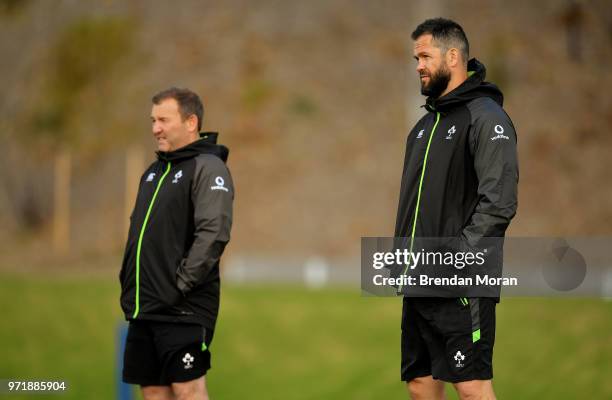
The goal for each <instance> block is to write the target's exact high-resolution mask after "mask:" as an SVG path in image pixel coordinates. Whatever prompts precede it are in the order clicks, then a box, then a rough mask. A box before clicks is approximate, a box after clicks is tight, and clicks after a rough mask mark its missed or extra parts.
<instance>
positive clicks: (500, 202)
mask: <svg viewBox="0 0 612 400" xmlns="http://www.w3.org/2000/svg"><path fill="white" fill-rule="evenodd" d="M468 71H469V73H468V78H467V80H466V81H464V82H463V83H462V84H461V85H460V86H458V87H457V88H455V89H454V90H453V91H451V92H449V93H448V94H446V95H444V96H442V97H440V98H438V99H432V98H428V99H427V102H426V105H425V108H426V109H427V111H428V112H427V114H426V115H425V116H423V117H422V118H421V120H420V121H419V122H418V123H417V124H416V125H415V127H414V128H413V129H412V131H411V132H410V134H409V136H408V139H407V143H406V155H405V159H404V170H403V175H402V183H401V190H400V199H399V207H398V211H397V219H396V224H395V237H402V238H407V239H410V238H412V239H414V238H442V237H444V238H457V240H458V242H459V243H462V244H463V245H462V246H468V247H469V248H474V247H478V245H479V243H480V242H481V241H482V239H483V238H490V237H499V238H501V237H504V235H505V232H506V228H507V227H508V225H509V223H510V220H511V219H512V217H513V216H514V215H515V213H516V209H517V184H518V162H517V152H516V141H517V138H516V132H515V129H514V126H513V124H512V121H511V120H510V118H509V117H508V115H507V114H506V112H505V111H504V109H503V108H502V105H503V95H502V93H501V91H500V90H499V89H498V88H497V86H495V85H493V84H491V83H488V82H485V81H484V79H485V74H486V70H485V67H484V65H482V64H481V63H480V62H478V61H477V60H476V59H472V60H470V61H469V63H468ZM407 241H408V242H409V240H407Z"/></svg>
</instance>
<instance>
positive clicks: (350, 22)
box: [0, 0, 612, 399]
mask: <svg viewBox="0 0 612 400" xmlns="http://www.w3.org/2000/svg"><path fill="white" fill-rule="evenodd" d="M436 16H444V17H448V18H452V19H455V20H456V21H457V22H459V23H460V24H461V25H462V26H463V28H464V29H465V31H466V33H467V36H468V39H469V41H470V47H471V56H473V57H476V58H478V59H479V60H480V61H482V62H483V63H484V64H485V66H486V67H487V71H488V72H487V80H489V81H491V82H494V83H496V84H497V85H498V86H499V87H500V88H501V89H502V91H503V92H504V95H505V104H504V108H505V109H506V111H507V112H508V113H509V115H510V116H511V118H512V119H513V122H514V125H515V127H516V129H517V133H518V139H519V140H518V145H519V157H520V185H519V209H518V214H517V216H516V218H515V219H514V220H513V222H512V224H511V226H510V229H509V232H508V234H509V235H512V236H552V235H568V236H572V235H600V236H602V235H603V236H606V235H610V231H611V228H610V226H611V224H612V185H611V184H610V183H611V178H610V176H611V175H610V169H611V167H612V158H611V157H610V155H609V154H610V150H611V149H612V136H611V135H610V131H611V128H612V95H611V94H610V92H611V90H612V76H611V74H610V73H609V71H610V64H611V62H612V7H610V2H609V1H606V0H583V1H563V0H545V1H540V2H537V3H534V2H531V1H526V0H519V1H515V2H507V1H501V0H496V1H451V0H428V1H399V0H397V1H377V2H374V1H340V0H335V1H322V0H313V1H309V2H297V1H274V0H264V1H240V0H228V1H225V2H223V3H221V2H213V1H181V2H168V1H144V0H141V1H129V2H127V1H118V0H116V1H111V0H107V1H77V0H63V1H60V0H51V1H36V0H0V34H1V36H0V54H1V60H0V82H1V83H2V88H3V95H2V96H0V140H1V141H2V144H3V149H2V157H0V226H2V229H1V230H0V307H1V308H2V310H3V311H4V318H3V321H2V329H1V330H0V343H2V344H0V360H1V361H0V378H19V379H50V378H55V379H65V380H67V381H68V382H69V383H70V390H69V391H68V393H66V394H65V398H79V399H85V398H88V399H89V398H91V399H98V398H114V397H115V396H116V395H115V387H114V385H115V379H116V378H115V374H116V372H117V371H116V364H115V358H116V355H115V352H116V347H117V345H116V330H117V327H118V324H119V323H120V321H121V313H120V309H119V304H118V295H119V287H118V286H119V285H118V279H117V276H118V273H119V268H120V262H121V256H122V251H123V246H124V240H125V234H126V231H127V222H128V221H127V220H128V217H129V213H130V212H131V208H132V206H133V202H134V196H135V190H136V186H137V182H138V179H139V178H140V175H141V174H142V172H143V171H144V168H145V167H146V166H147V165H148V164H149V163H150V162H152V161H153V160H154V150H155V146H154V142H153V140H152V135H151V132H150V120H149V113H150V108H151V102H150V99H151V97H152V95H153V94H155V93H156V92H158V91H159V90H161V89H165V88H167V87H169V86H179V87H188V88H191V89H192V90H194V91H196V92H197V93H199V94H200V96H201V97H202V100H203V102H204V107H205V117H204V130H210V131H218V132H220V138H219V141H220V142H221V143H222V144H225V145H227V146H228V147H229V148H230V157H229V162H228V164H229V167H230V169H231V172H232V175H233V178H234V182H235V185H236V198H235V203H234V208H235V218H234V227H233V231H232V241H231V243H230V245H229V246H228V248H227V250H226V254H225V256H224V263H223V266H222V268H223V273H224V276H225V278H226V279H224V281H223V282H224V283H223V286H224V287H223V292H222V304H221V315H220V319H219V323H218V326H217V332H216V334H215V342H214V344H213V348H212V351H213V369H212V370H211V372H210V374H209V382H210V392H211V395H212V396H213V398H220V399H236V398H245V397H248V398H252V399H258V398H262V399H264V398H265V399H277V398H283V399H314V398H317V399H336V398H338V399H340V398H342V399H344V398H346V399H376V398H382V397H383V396H385V398H406V393H405V390H404V388H403V385H402V384H401V383H400V382H399V333H400V332H399V320H400V315H401V302H400V301H399V299H393V298H386V299H379V298H362V297H360V291H359V255H360V253H359V251H360V247H359V246H360V238H361V237H364V236H390V235H392V233H393V228H394V221H395V213H396V208H397V200H398V195H399V184H400V178H401V168H402V163H403V155H404V150H405V148H404V146H405V139H406V135H407V133H408V132H409V130H410V129H411V127H412V125H413V124H414V123H415V122H416V121H417V120H418V118H420V116H421V115H422V114H423V109H422V108H420V105H422V104H423V103H424V99H423V98H422V96H420V94H419V86H418V79H417V74H416V72H415V63H414V60H413V59H412V42H411V40H410V33H411V32H412V30H413V29H414V28H415V27H416V25H417V24H418V23H420V22H422V21H423V20H424V19H426V18H430V17H436ZM611 308H612V303H610V302H606V301H604V300H600V299H573V300H553V299H508V300H504V301H502V303H501V304H500V306H499V308H498V334H497V346H496V354H495V368H496V369H495V373H496V377H495V386H496V389H497V391H498V396H499V398H521V399H532V398H533V399H536V398H537V399H545V398H550V399H553V398H563V399H580V398H585V397H586V396H587V395H586V394H587V393H588V394H589V395H588V398H592V399H604V398H612V383H611V381H610V380H609V379H607V377H608V376H609V375H610V373H611V372H612V336H611V335H610V331H611V329H612V321H611V320H610V316H611V315H612V313H611V312H610V311H611ZM11 398H13V397H11ZM15 398H19V397H15ZM23 398H27V396H24V397H23ZM37 398H38V397H37ZM451 398H452V397H451Z"/></svg>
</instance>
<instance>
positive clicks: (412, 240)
mask: <svg viewBox="0 0 612 400" xmlns="http://www.w3.org/2000/svg"><path fill="white" fill-rule="evenodd" d="M438 122H440V113H439V112H436V122H435V123H434V126H433V128H431V133H430V134H429V140H428V141H427V148H426V149H425V158H424V159H423V169H422V170H421V178H420V179H419V191H418V194H417V203H416V209H415V211H414V221H413V223H412V233H411V234H410V253H412V245H413V244H414V234H415V232H416V223H417V219H418V216H419V204H420V203H421V190H422V189H423V178H424V177H425V167H426V166H427V157H428V156H429V146H430V145H431V139H432V138H433V135H434V132H435V131H436V127H437V126H438ZM408 267H409V264H406V268H404V273H403V275H406V272H408ZM403 286H404V285H402V284H400V285H399V287H398V289H397V292H398V293H401V291H402V287H403Z"/></svg>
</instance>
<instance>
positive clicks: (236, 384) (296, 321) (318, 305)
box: [0, 274, 612, 399]
mask: <svg viewBox="0 0 612 400" xmlns="http://www.w3.org/2000/svg"><path fill="white" fill-rule="evenodd" d="M118 294H119V292H118V285H117V283H116V282H115V281H114V280H112V279H106V278H104V279H102V278H100V279H92V278H64V277H61V276H56V277H53V276H52V275H48V276H45V277H36V278H35V277H32V276H26V275H15V274H0V309H1V310H2V313H3V314H2V316H3V318H2V329H1V330H0V343H1V345H0V346H1V349H2V351H1V353H0V378H18V379H34V378H38V379H62V380H67V381H68V382H69V384H70V388H69V390H68V392H67V393H65V394H64V395H62V396H43V395H35V396H30V398H32V397H33V398H36V399H42V398H47V397H49V398H61V399H113V398H114V393H115V392H114V390H115V386H114V385H115V381H114V379H115V373H116V371H115V329H116V327H117V324H118V322H119V321H120V320H121V314H120V310H119V306H118V300H117V299H118ZM400 313H401V301H400V299H398V298H368V297H361V296H360V293H359V291H358V290H349V289H342V288H336V289H325V290H316V291H312V290H306V289H303V288H282V287H279V286H266V287H253V286H250V287H231V286H230V287H228V286H225V287H224V288H223V292H222V304H221V316H220V319H219V322H218V324H217V330H216V332H215V339H214V341H213V345H212V353H213V369H212V370H211V371H210V373H209V375H208V382H209V391H210V393H211V396H212V398H213V399H402V398H407V395H406V392H405V389H404V386H403V384H402V383H401V382H399V380H398V378H399V340H400V330H399V318H400ZM611 375H612V302H605V301H602V300H596V299H573V300H553V299H540V298H530V299H504V300H503V301H502V303H501V304H500V305H499V306H498V331H497V342H496V347H495V380H494V385H495V389H496V392H497V394H498V398H500V399H587V398H588V399H610V398H612V380H611V379H610V376H611ZM449 389H450V388H449ZM0 398H7V399H18V398H28V397H27V396H21V397H19V396H16V395H1V394H0ZM450 398H456V397H455V396H454V395H453V396H450Z"/></svg>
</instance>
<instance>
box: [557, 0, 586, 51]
mask: <svg viewBox="0 0 612 400" xmlns="http://www.w3.org/2000/svg"><path fill="white" fill-rule="evenodd" d="M561 22H562V24H563V27H564V28H565V35H566V42H567V56H568V58H569V59H570V60H573V61H576V62H581V61H582V30H583V23H584V11H583V10H582V5H581V4H580V3H579V2H577V1H575V0H570V1H568V2H567V5H566V6H565V9H564V10H563V14H562V16H561Z"/></svg>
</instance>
